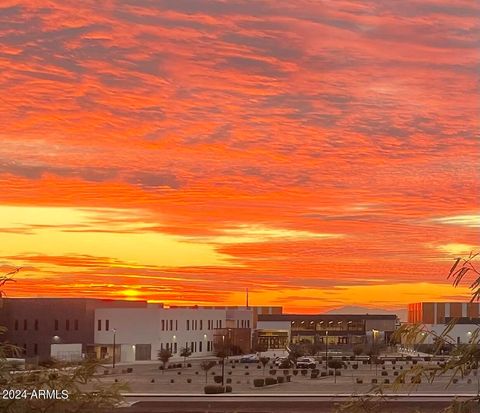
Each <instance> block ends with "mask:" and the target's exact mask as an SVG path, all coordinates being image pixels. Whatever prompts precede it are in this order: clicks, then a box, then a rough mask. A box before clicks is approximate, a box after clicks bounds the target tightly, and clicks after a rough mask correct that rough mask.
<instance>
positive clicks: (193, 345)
mask: <svg viewBox="0 0 480 413" xmlns="http://www.w3.org/2000/svg"><path fill="white" fill-rule="evenodd" d="M185 348H189V349H190V351H191V352H192V353H201V352H203V342H202V341H190V342H188V341H187V342H186V343H185ZM164 349H165V350H170V351H171V352H172V353H173V354H176V353H177V351H178V346H177V343H160V350H164ZM207 351H213V341H207Z"/></svg>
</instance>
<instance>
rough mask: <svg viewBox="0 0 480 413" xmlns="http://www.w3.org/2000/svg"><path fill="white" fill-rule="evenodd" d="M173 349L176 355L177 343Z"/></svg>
mask: <svg viewBox="0 0 480 413" xmlns="http://www.w3.org/2000/svg"><path fill="white" fill-rule="evenodd" d="M173 349H174V350H173V352H174V353H176V352H177V343H174V344H173Z"/></svg>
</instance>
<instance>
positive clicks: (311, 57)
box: [0, 0, 480, 312]
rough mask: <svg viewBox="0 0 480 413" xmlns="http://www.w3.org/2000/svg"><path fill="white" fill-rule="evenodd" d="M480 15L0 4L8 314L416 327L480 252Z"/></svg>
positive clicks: (208, 2) (178, 3)
mask: <svg viewBox="0 0 480 413" xmlns="http://www.w3.org/2000/svg"><path fill="white" fill-rule="evenodd" d="M479 16H480V5H479V3H478V2H472V1H469V0H468V1H446V0H434V1H432V0H418V1H415V0H405V1H396V0H392V1H385V0H379V1H342V0H335V1H333V0H332V1H321V0H317V1H304V0H295V1H291V0H285V1H283V0H276V1H273V0H268V1H247V0H243V1H240V0H232V1H219V0H202V1H198V0H189V1H187V0H164V1H161V0H124V1H113V0H107V1H97V0H95V1H93V0H92V1H78V0H77V1H70V0H62V1H52V0H46V1H22V2H17V1H9V0H6V1H5V0H3V1H2V2H1V4H0V87H1V89H0V90H1V99H0V270H2V271H7V270H8V269H11V268H12V267H14V266H22V267H23V269H22V271H21V272H20V273H19V274H18V275H17V276H16V283H13V284H11V285H9V286H8V289H7V291H6V292H7V294H8V296H11V297H15V296H34V297H38V296H87V297H101V298H128V299H148V300H154V301H160V302H165V303H166V304H235V305H237V304H243V303H244V290H245V288H246V287H248V288H249V290H250V303H251V304H254V305H283V306H284V308H285V310H286V311H298V312H300V311H302V312H303V311H305V312H316V311H324V310H328V309H331V308H335V307H339V306H352V305H355V306H367V307H382V308H387V309H391V308H401V307H405V304H406V303H408V302H416V301H420V300H447V299H448V300H460V299H465V298H466V297H467V294H468V291H467V289H466V288H457V289H455V288H453V287H452V286H451V285H450V283H449V282H448V280H446V274H447V273H448V270H449V268H450V266H451V263H452V260H453V258H454V257H456V256H457V255H459V254H460V255H462V254H468V253H469V252H470V251H471V250H476V249H478V248H479V247H480V237H479V227H480V214H479V211H480V208H479V207H480V202H479V199H480V190H479V187H480V170H479V164H480V163H479V159H480V146H479V145H480V144H479V142H480V141H479V137H480V136H479V128H480V121H479V119H480V118H479V116H480V99H479V94H478V92H479V64H480V35H479V33H480V23H479V21H480V20H479Z"/></svg>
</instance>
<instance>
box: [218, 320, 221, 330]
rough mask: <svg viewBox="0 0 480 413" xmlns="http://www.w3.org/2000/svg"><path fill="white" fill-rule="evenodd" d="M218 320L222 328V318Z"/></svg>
mask: <svg viewBox="0 0 480 413" xmlns="http://www.w3.org/2000/svg"><path fill="white" fill-rule="evenodd" d="M218 321H219V323H218V326H219V327H220V328H222V320H218Z"/></svg>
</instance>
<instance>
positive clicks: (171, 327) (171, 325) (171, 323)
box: [170, 320, 173, 330]
mask: <svg viewBox="0 0 480 413" xmlns="http://www.w3.org/2000/svg"><path fill="white" fill-rule="evenodd" d="M170 330H173V320H170Z"/></svg>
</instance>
